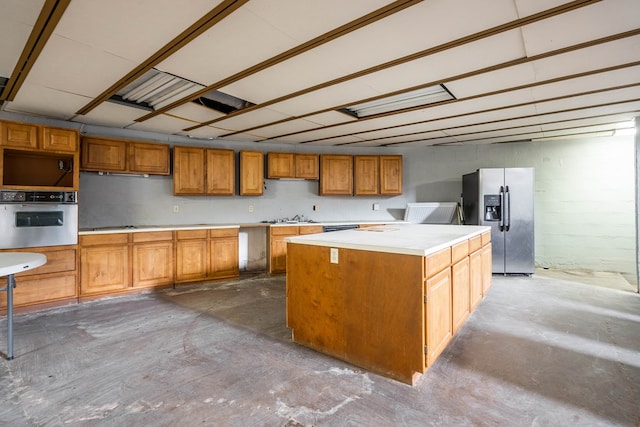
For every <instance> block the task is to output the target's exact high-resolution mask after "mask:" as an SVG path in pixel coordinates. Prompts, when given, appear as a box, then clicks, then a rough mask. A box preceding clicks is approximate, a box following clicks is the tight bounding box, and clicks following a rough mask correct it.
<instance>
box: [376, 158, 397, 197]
mask: <svg viewBox="0 0 640 427" xmlns="http://www.w3.org/2000/svg"><path fill="white" fill-rule="evenodd" d="M380 194H381V195H385V196H394V195H400V194H402V156H401V155H391V156H380Z"/></svg>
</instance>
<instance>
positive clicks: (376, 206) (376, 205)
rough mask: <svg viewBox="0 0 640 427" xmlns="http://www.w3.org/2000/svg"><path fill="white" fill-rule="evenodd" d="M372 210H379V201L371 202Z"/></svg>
mask: <svg viewBox="0 0 640 427" xmlns="http://www.w3.org/2000/svg"><path fill="white" fill-rule="evenodd" d="M373 210H374V211H379V210H380V203H374V204H373Z"/></svg>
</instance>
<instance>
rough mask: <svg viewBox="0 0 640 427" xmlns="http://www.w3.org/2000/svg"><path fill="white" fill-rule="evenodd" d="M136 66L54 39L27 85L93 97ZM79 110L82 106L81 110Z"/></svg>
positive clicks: (48, 44)
mask: <svg viewBox="0 0 640 427" xmlns="http://www.w3.org/2000/svg"><path fill="white" fill-rule="evenodd" d="M136 65H137V64H136V63H135V62H132V61H129V60H127V59H124V58H122V57H120V56H117V55H114V54H112V53H108V52H105V51H102V50H98V49H94V48H92V47H91V46H89V45H87V44H84V43H81V42H78V41H75V40H71V39H68V38H66V37H62V36H57V35H53V36H52V37H51V38H50V39H49V41H48V42H47V45H46V46H45V48H44V50H43V51H42V53H41V54H40V56H39V57H38V61H37V62H36V63H35V65H34V66H33V69H32V70H31V72H30V73H29V75H28V77H27V79H26V82H28V83H31V84H37V85H42V86H46V87H49V88H54V89H58V90H60V91H65V92H70V93H75V94H78V95H84V96H87V97H94V96H96V95H98V94H100V93H101V92H102V91H103V90H104V88H105V86H110V85H111V84H112V83H113V82H114V81H115V80H117V79H119V78H120V76H122V75H123V74H126V73H127V72H129V70H131V69H132V68H134V67H135V66H136ZM90 100H91V99H88V100H87V101H85V103H86V102H88V101H90ZM80 107H82V105H80V106H79V107H78V108H80Z"/></svg>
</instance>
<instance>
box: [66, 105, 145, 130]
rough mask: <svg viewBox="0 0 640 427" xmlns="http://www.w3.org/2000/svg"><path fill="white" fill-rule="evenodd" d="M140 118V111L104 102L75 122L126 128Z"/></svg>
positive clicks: (74, 119)
mask: <svg viewBox="0 0 640 427" xmlns="http://www.w3.org/2000/svg"><path fill="white" fill-rule="evenodd" d="M137 117H140V109H139V108H135V107H129V106H128V105H121V104H114V103H113V102H104V103H102V104H100V105H98V106H97V107H96V108H95V109H93V110H91V111H90V112H89V113H88V114H86V115H84V116H75V117H74V118H73V121H78V122H81V123H86V124H90V125H96V126H109V127H115V128H124V127H127V126H130V125H132V124H133V123H134V122H135V120H136V118H137Z"/></svg>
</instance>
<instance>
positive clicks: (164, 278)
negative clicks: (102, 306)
mask: <svg viewBox="0 0 640 427" xmlns="http://www.w3.org/2000/svg"><path fill="white" fill-rule="evenodd" d="M131 240H132V242H133V245H132V246H131V254H132V257H131V258H132V263H133V265H132V267H133V268H132V275H133V278H132V286H133V287H135V288H146V287H150V286H160V285H172V284H173V281H174V265H175V262H174V251H173V232H171V231H160V232H149V233H133V234H132V235H131Z"/></svg>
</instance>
